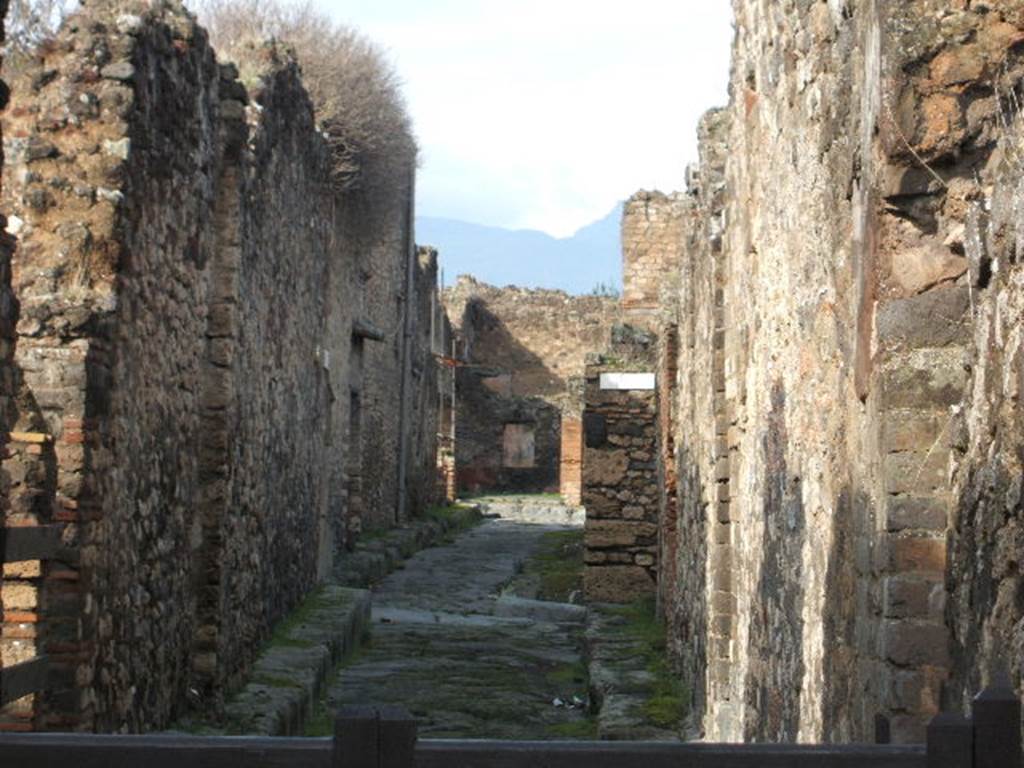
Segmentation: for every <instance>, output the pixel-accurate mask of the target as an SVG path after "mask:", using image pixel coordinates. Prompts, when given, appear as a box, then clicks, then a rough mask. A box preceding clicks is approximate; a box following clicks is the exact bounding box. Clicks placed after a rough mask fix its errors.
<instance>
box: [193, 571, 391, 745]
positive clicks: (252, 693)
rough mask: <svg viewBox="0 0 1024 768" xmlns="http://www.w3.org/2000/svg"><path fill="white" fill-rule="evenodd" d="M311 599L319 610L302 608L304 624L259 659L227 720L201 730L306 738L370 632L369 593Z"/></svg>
mask: <svg viewBox="0 0 1024 768" xmlns="http://www.w3.org/2000/svg"><path fill="white" fill-rule="evenodd" d="M308 599H310V600H312V601H314V607H313V608H312V609H308V608H306V609H304V608H303V607H302V606H300V608H299V609H298V610H299V611H303V610H306V613H305V614H303V616H302V619H301V620H300V621H297V622H296V623H295V624H294V625H293V626H289V627H288V628H287V630H286V631H285V632H284V633H283V635H280V636H277V637H275V638H274V640H273V641H272V643H271V644H270V646H269V647H267V648H266V649H265V650H264V651H263V652H262V653H261V654H260V656H259V658H257V660H256V663H255V664H254V665H253V668H252V671H251V672H250V674H249V682H248V683H247V684H246V685H245V687H244V688H242V690H241V691H239V692H238V693H237V694H236V695H235V696H233V697H232V698H231V700H230V701H229V702H228V704H227V705H226V706H225V708H224V718H223V720H222V721H221V722H217V723H209V724H205V723H204V724H203V725H202V726H201V727H200V728H199V729H198V730H200V731H201V732H202V733H204V734H210V735H218V734H222V735H236V734H246V735H259V736H296V735H301V734H302V732H303V729H304V728H305V725H306V723H307V721H308V719H309V717H310V716H311V715H312V713H313V712H314V710H315V708H316V704H317V702H318V701H319V698H320V694H321V692H322V691H323V689H324V686H325V685H326V684H327V683H328V682H329V680H330V678H331V676H332V674H333V673H334V671H335V669H336V668H337V667H338V665H339V664H340V663H341V661H342V660H343V659H344V658H345V657H346V656H348V655H349V654H351V653H352V652H353V651H355V650H356V648H358V647H359V646H360V645H362V643H363V642H364V639H365V638H366V636H367V635H368V634H369V631H370V608H371V601H370V593H369V592H368V591H367V590H363V589H349V588H347V587H341V586H338V585H335V584H328V585H325V586H324V587H322V589H321V590H320V591H319V592H317V593H316V594H315V595H313V596H312V597H311V598H308ZM293 620H294V619H293ZM285 621H286V622H287V621H289V619H287V618H286V619H285ZM181 725H183V723H179V727H180V726H181ZM190 730H195V729H193V728H190Z"/></svg>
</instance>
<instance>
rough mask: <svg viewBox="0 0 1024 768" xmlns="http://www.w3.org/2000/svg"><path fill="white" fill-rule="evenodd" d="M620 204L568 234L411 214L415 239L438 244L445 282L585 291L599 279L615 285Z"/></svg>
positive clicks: (619, 260) (618, 275)
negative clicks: (465, 278) (471, 280)
mask: <svg viewBox="0 0 1024 768" xmlns="http://www.w3.org/2000/svg"><path fill="white" fill-rule="evenodd" d="M621 221H622V203H619V204H617V205H616V206H615V208H613V209H612V211H611V212H610V213H609V214H608V215H607V216H605V217H604V218H603V219H601V220H600V221H595V222H594V223H593V224H588V225H587V226H585V227H583V228H582V229H580V230H579V231H578V232H576V234H574V235H572V236H571V237H564V238H557V237H552V236H551V235H549V234H547V233H545V232H540V231H537V230H534V229H503V228H501V227H490V226H486V225H483V224H470V223H469V222H466V221H458V220H456V219H444V218H437V217H433V216H417V217H416V242H417V243H419V244H421V245H431V246H433V247H434V248H437V250H438V255H439V258H440V261H441V268H442V269H443V270H444V276H445V283H446V284H448V285H452V284H453V283H454V282H455V278H456V277H458V276H459V275H472V276H473V277H475V278H476V279H477V280H481V281H483V282H485V283H490V284H491V285H496V286H506V285H517V286H519V287H521V288H556V289H559V290H563V291H566V292H567V293H571V294H584V293H590V292H591V291H592V290H593V289H594V288H595V287H597V286H598V285H599V284H604V285H605V286H611V287H614V288H615V289H616V290H620V289H621V286H622V256H621V248H620V245H619V226H620V223H621Z"/></svg>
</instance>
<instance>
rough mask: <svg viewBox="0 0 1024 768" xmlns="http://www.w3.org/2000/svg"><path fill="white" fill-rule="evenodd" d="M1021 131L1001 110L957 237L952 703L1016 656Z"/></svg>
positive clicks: (1013, 669) (1023, 588)
mask: <svg viewBox="0 0 1024 768" xmlns="http://www.w3.org/2000/svg"><path fill="white" fill-rule="evenodd" d="M1017 21H1018V24H1019V25H1020V21H1021V19H1020V18H1018V19H1017ZM1020 26H1024V25H1020ZM1022 138H1024V123H1022V122H1021V117H1020V115H1019V114H1018V115H1015V116H1014V115H1010V116H1008V118H1007V123H1006V128H1005V131H1004V132H1003V136H1002V138H1001V148H1002V149H1001V152H1000V154H1001V156H1000V157H998V159H997V160H996V163H997V167H996V172H995V174H994V176H995V179H994V184H993V185H992V186H991V187H989V188H987V189H986V190H985V195H984V197H980V198H979V199H977V200H975V201H973V203H972V205H971V209H970V211H969V213H968V216H967V229H966V231H965V238H964V242H965V245H966V253H967V256H968V261H969V263H970V265H971V281H972V285H973V291H972V294H973V301H974V308H975V311H974V323H973V336H972V338H971V339H970V343H969V344H968V349H967V367H968V370H969V376H968V382H967V388H966V391H965V396H964V400H963V402H962V404H961V406H960V407H959V409H958V410H957V411H955V413H954V415H953V417H952V419H951V420H950V421H949V426H948V429H949V432H950V438H949V439H950V441H951V442H952V444H953V447H954V451H955V456H956V464H955V479H954V484H953V492H954V498H955V500H956V515H955V518H954V521H953V525H954V527H953V531H952V537H951V546H950V556H949V565H948V569H947V574H946V584H947V585H948V587H949V588H950V590H951V593H950V596H949V602H948V607H947V612H946V616H947V620H948V622H949V625H950V628H951V630H952V638H953V643H952V657H953V663H952V679H951V681H950V684H949V691H950V694H951V696H950V701H949V702H948V703H949V704H950V705H952V706H967V704H968V702H969V699H970V697H971V696H972V695H973V694H974V693H975V692H976V691H978V690H979V689H980V688H981V687H982V686H984V685H985V684H987V683H988V682H990V681H991V680H992V679H993V678H994V677H995V676H997V675H1000V674H1002V673H1004V672H1009V673H1010V674H1011V675H1012V679H1013V680H1014V682H1015V683H1016V684H1017V686H1018V690H1019V689H1020V680H1021V676H1022V670H1021V664H1022V660H1024V583H1022V576H1021V558H1022V557H1024V506H1022V497H1021V488H1022V475H1021V461H1022V457H1024V452H1022V447H1024V446H1022V442H1024V432H1022V429H1024V424H1022V421H1021V419H1022V411H1021V396H1022V390H1021V388H1022V386H1024V360H1022V354H1024V351H1022V350H1024V346H1022V345H1024V339H1022V338H1021V332H1022V328H1024V325H1022V320H1024V317H1022V310H1024V282H1022V278H1024V272H1022V270H1024V267H1022V264H1021V257H1022V255H1024V219H1022V217H1021V211H1022V210H1024V208H1022V205H1024V162H1022V158H1024V154H1022V152H1024V141H1022Z"/></svg>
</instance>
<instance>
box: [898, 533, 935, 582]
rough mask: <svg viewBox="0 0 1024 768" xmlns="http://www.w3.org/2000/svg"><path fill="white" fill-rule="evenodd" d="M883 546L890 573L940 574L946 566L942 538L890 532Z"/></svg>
mask: <svg viewBox="0 0 1024 768" xmlns="http://www.w3.org/2000/svg"><path fill="white" fill-rule="evenodd" d="M885 546H886V550H887V552H888V566H889V569H890V571H891V572H892V573H918V574H941V573H943V571H944V570H945V568H946V540H945V539H944V538H941V539H940V538H935V537H930V536H905V535H903V536H897V535H892V534H890V535H889V536H888V538H887V540H886V544H885Z"/></svg>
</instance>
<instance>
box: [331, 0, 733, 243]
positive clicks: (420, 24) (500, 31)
mask: <svg viewBox="0 0 1024 768" xmlns="http://www.w3.org/2000/svg"><path fill="white" fill-rule="evenodd" d="M333 3H334V8H333V9H332V10H333V12H334V13H335V14H336V16H337V18H339V19H341V20H343V21H347V22H349V23H352V24H354V25H355V26H357V27H359V28H360V29H362V30H363V31H365V32H366V33H367V34H368V35H370V36H371V37H373V38H374V39H375V40H377V41H378V42H379V43H381V44H382V45H384V46H385V47H386V48H388V49H389V50H390V51H391V54H392V56H393V59H394V61H395V63H396V66H397V67H398V70H399V73H400V75H401V76H402V78H403V80H404V81H405V83H406V95H407V97H408V100H409V105H410V109H411V111H412V114H413V119H414V121H415V124H416V130H417V133H418V135H419V138H420V142H421V145H422V148H423V164H422V168H421V171H420V175H419V182H418V183H419V208H420V211H421V212H422V213H425V214H429V215H437V216H448V217H450V218H461V219H466V220H469V221H477V222H481V223H487V224H498V225H502V226H509V227H533V228H538V229H544V230H546V231H548V232H551V233H552V234H556V235H566V234H570V233H571V232H572V231H574V230H576V229H578V228H579V227H580V226H583V225H585V224H587V223H589V222H590V221H593V220H594V219H597V218H599V217H600V216H602V215H604V214H605V213H607V211H608V210H610V209H611V207H612V206H613V205H614V204H615V202H616V201H618V200H620V199H622V198H625V197H627V196H628V195H630V194H632V193H633V192H634V191H636V189H638V188H641V187H648V188H649V187H658V188H661V189H666V190H667V189H675V188H679V187H680V186H682V184H683V173H684V168H685V165H686V163H687V162H691V161H692V160H694V159H695V157H696V140H695V130H696V123H697V120H698V118H699V117H700V115H701V114H702V113H703V112H704V111H705V110H706V109H708V108H710V107H713V106H716V105H719V104H721V103H723V102H724V101H725V97H726V93H725V86H726V82H727V78H728V66H729V61H728V51H729V43H730V41H731V36H732V32H731V26H730V20H731V11H730V3H728V2H727V0H688V1H681V0H649V1H648V2H646V3H642V4H641V3H636V4H632V5H626V4H623V3H610V2H593V1H591V2H584V1H583V0H520V2H517V3H515V4H511V3H502V4H499V3H484V2H469V0H432V2H430V3H423V2H422V0H421V2H419V3H417V2H414V1H413V0H372V1H371V0H365V1H363V0H360V1H358V2H342V0H333ZM709 7H710V8H711V9H709Z"/></svg>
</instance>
